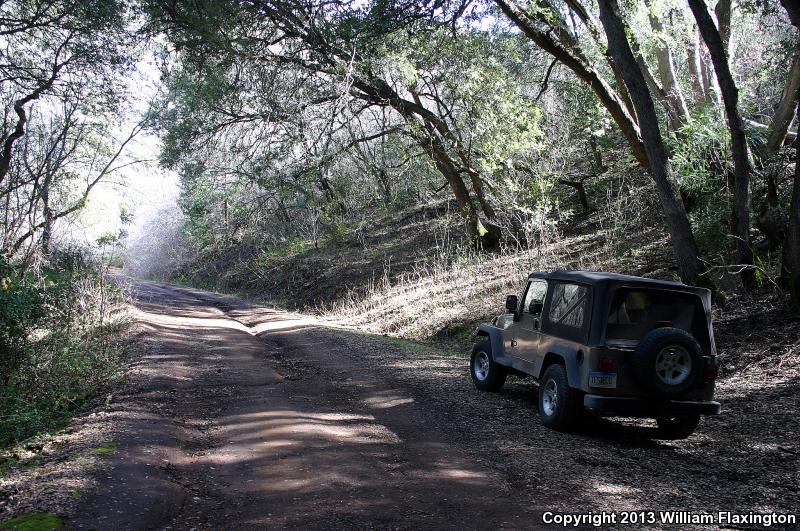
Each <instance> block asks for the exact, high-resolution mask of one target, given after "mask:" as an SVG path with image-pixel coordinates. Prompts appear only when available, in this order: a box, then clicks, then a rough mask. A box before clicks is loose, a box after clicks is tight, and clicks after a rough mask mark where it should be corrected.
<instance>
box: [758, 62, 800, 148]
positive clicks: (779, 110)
mask: <svg viewBox="0 0 800 531" xmlns="http://www.w3.org/2000/svg"><path fill="white" fill-rule="evenodd" d="M798 92H800V53H797V54H796V55H795V56H794V61H792V67H791V68H790V69H789V76H788V77H787V78H786V85H785V86H784V87H783V93H782V94H781V100H780V102H778V106H777V107H776V108H775V114H773V115H772V124H771V126H772V128H771V130H770V133H769V138H768V139H767V145H766V152H765V158H769V157H771V156H772V155H774V154H775V153H777V151H778V149H780V147H781V146H782V145H783V139H784V138H785V137H786V133H787V131H789V126H790V125H791V123H792V119H793V118H794V110H795V107H797V99H798V98H797V94H798Z"/></svg>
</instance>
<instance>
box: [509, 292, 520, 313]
mask: <svg viewBox="0 0 800 531" xmlns="http://www.w3.org/2000/svg"><path fill="white" fill-rule="evenodd" d="M518 309H519V297H517V296H516V295H509V296H507V297H506V310H508V312H509V313H517V310H518Z"/></svg>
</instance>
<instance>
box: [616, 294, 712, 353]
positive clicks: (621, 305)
mask: <svg viewBox="0 0 800 531" xmlns="http://www.w3.org/2000/svg"><path fill="white" fill-rule="evenodd" d="M664 326H671V327H674V328H679V329H681V330H685V331H686V332H689V333H690V334H692V335H693V336H694V337H695V338H696V339H697V340H698V341H699V342H700V344H701V345H703V347H705V348H707V347H708V344H709V342H708V325H707V323H706V318H705V311H704V310H703V304H702V302H701V300H700V298H699V297H697V296H696V295H693V294H691V293H680V292H673V291H666V290H658V289H632V288H620V289H618V290H617V291H616V293H615V294H614V298H613V299H612V301H611V306H610V307H609V309H608V322H607V325H606V341H609V340H610V341H615V340H616V341H623V342H627V341H638V340H640V339H641V338H642V337H644V335H645V334H647V333H648V332H650V331H651V330H653V329H654V328H660V327H664Z"/></svg>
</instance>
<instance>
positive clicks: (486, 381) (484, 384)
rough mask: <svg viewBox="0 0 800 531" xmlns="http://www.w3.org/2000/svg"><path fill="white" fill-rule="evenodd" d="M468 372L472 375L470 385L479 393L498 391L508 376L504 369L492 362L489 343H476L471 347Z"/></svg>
mask: <svg viewBox="0 0 800 531" xmlns="http://www.w3.org/2000/svg"><path fill="white" fill-rule="evenodd" d="M469 372H470V373H471V374H472V383H474V384H475V387H477V388H478V389H480V390H481V391H492V392H497V391H499V390H500V389H501V388H502V387H503V384H504V383H506V376H508V371H507V370H506V368H505V367H504V366H502V365H499V364H498V363H496V362H495V361H494V357H493V356H492V344H491V343H490V342H489V341H478V342H477V343H475V346H473V347H472V357H471V359H470V371H469Z"/></svg>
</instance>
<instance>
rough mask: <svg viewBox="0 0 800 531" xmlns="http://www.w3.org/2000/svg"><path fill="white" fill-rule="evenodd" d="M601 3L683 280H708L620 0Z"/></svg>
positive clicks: (603, 17)
mask: <svg viewBox="0 0 800 531" xmlns="http://www.w3.org/2000/svg"><path fill="white" fill-rule="evenodd" d="M598 3H599V5H600V21H601V22H602V24H603V28H604V29H605V33H606V36H607V37H608V48H609V51H610V52H611V54H612V55H613V56H614V59H615V60H616V61H617V63H618V64H619V65H620V67H621V68H622V73H623V76H624V77H625V83H626V85H627V86H628V92H629V93H630V96H631V100H632V101H633V105H634V107H635V108H636V114H637V116H638V117H639V127H640V128H641V133H642V140H643V143H644V147H645V149H646V151H647V158H648V160H649V161H650V170H651V173H652V175H653V180H654V181H655V183H656V188H657V189H658V193H659V197H660V199H661V205H662V208H663V209H664V214H665V217H666V222H667V229H668V231H669V234H670V237H671V239H672V245H673V247H674V249H675V257H676V261H677V265H678V270H679V273H680V276H681V279H682V280H683V281H684V282H686V283H687V284H699V283H708V282H707V281H705V280H704V279H703V277H702V275H703V273H704V272H705V268H704V267H703V265H702V263H701V262H700V253H699V251H698V249H697V243H696V242H695V239H694V234H693V233H692V227H691V225H690V224H689V218H688V217H687V216H686V211H685V209H684V207H683V202H682V201H681V199H680V196H678V194H677V193H676V192H675V188H674V186H673V184H672V183H673V175H672V168H671V166H670V163H669V159H668V158H667V151H666V147H665V146H664V141H663V138H662V137H661V131H660V129H659V126H658V117H657V116H656V111H655V105H654V103H653V98H652V96H651V95H650V91H649V90H648V88H647V84H646V82H645V80H644V76H642V72H641V70H640V69H639V66H638V65H637V63H636V58H635V57H634V55H633V52H632V51H631V47H630V44H629V42H628V38H627V36H626V35H625V27H624V25H623V24H622V20H621V19H620V15H619V6H618V5H617V1H616V0H599V2H598Z"/></svg>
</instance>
